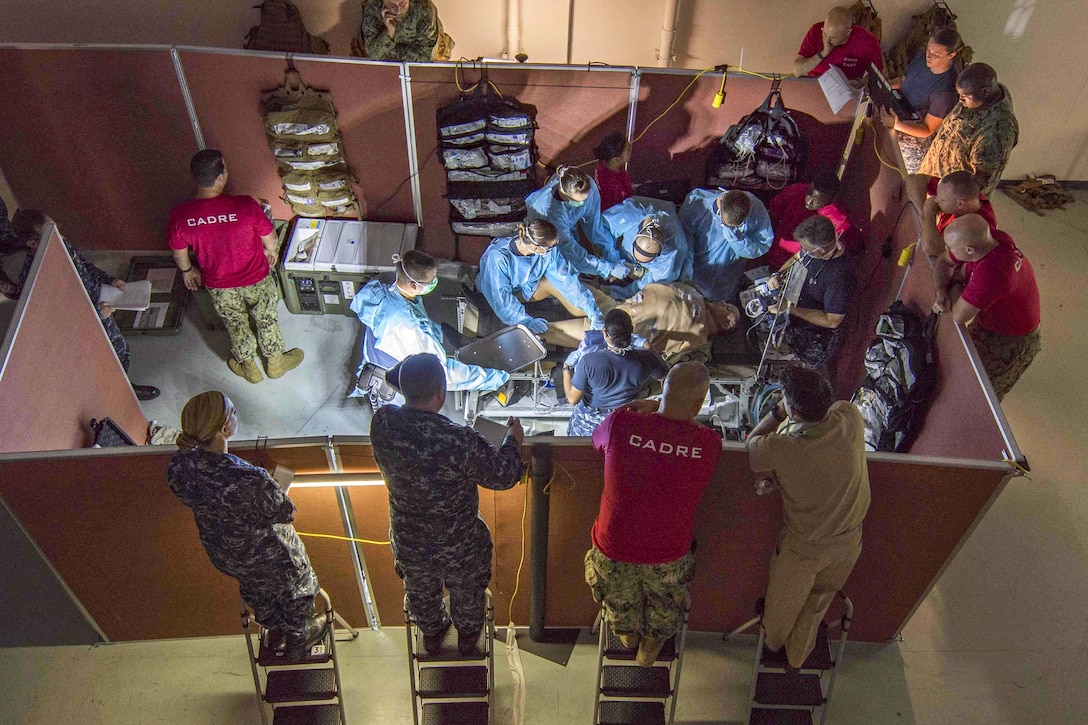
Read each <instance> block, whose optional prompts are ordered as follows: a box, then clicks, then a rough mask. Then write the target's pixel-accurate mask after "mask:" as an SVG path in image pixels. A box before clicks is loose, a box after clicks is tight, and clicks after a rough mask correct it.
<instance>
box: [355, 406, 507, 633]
mask: <svg viewBox="0 0 1088 725" xmlns="http://www.w3.org/2000/svg"><path fill="white" fill-rule="evenodd" d="M370 440H371V444H372V445H373V447H374V458H375V459H376V460H377V462H378V467H379V468H381V471H382V475H383V476H384V477H385V485H386V487H387V488H388V489H389V540H390V546H391V548H392V549H393V558H394V560H395V563H396V569H397V574H398V575H400V576H401V577H402V578H403V579H404V589H405V591H406V592H407V594H408V610H409V612H411V615H412V618H413V619H414V620H415V621H416V623H417V624H418V625H419V628H420V629H421V630H422V631H423V633H424V634H427V635H430V634H437V633H438V632H440V631H442V629H443V628H444V627H445V626H446V624H447V622H448V621H449V620H448V619H447V618H446V613H445V611H444V609H443V607H442V587H443V584H444V585H445V587H446V589H448V590H449V593H450V618H452V619H453V624H454V626H455V627H456V628H457V631H458V632H463V633H465V634H471V633H473V632H478V631H480V629H481V627H483V622H484V590H485V589H486V588H487V584H488V582H489V581H490V579H491V532H490V531H489V530H488V528H487V524H485V523H484V521H483V519H482V518H481V517H480V511H479V509H480V493H479V491H478V490H477V488H476V487H477V486H483V487H484V488H490V489H493V490H496V491H503V490H506V489H508V488H512V487H513V486H514V484H516V483H517V482H518V479H520V478H521V471H522V464H521V449H520V447H519V446H518V445H517V442H516V441H514V440H513V439H512V438H507V439H506V440H504V441H503V443H502V446H501V447H500V448H498V449H497V450H496V449H495V448H494V447H493V446H492V445H491V444H490V443H488V442H487V440H485V439H484V437H483V436H481V435H480V434H479V433H477V432H476V431H474V430H473V429H471V428H468V427H465V426H461V425H456V424H454V423H451V422H450V421H449V420H448V419H447V418H445V417H444V416H442V415H440V414H438V413H430V412H427V411H421V410H415V409H412V408H408V407H399V406H396V405H387V406H384V407H382V408H381V409H379V410H378V412H377V413H375V414H374V418H373V421H372V422H371V426H370Z"/></svg>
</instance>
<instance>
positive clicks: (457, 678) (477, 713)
mask: <svg viewBox="0 0 1088 725" xmlns="http://www.w3.org/2000/svg"><path fill="white" fill-rule="evenodd" d="M485 599H486V610H485V615H484V626H483V628H482V629H481V630H480V639H479V641H477V643H476V651H475V652H474V653H472V654H471V655H468V656H467V657H466V656H462V655H461V653H460V652H458V651H457V629H456V628H455V627H453V626H452V625H451V626H450V628H449V629H448V630H447V631H446V638H445V639H444V640H443V641H442V648H441V650H440V651H439V653H438V654H435V655H432V654H430V653H428V652H427V650H426V649H425V648H424V646H423V632H422V630H420V629H419V627H417V626H416V623H415V620H414V619H412V615H411V614H410V613H409V612H408V597H407V596H405V597H404V630H405V633H406V636H407V637H408V672H409V675H410V677H411V680H412V722H414V723H415V725H420V722H421V721H422V723H423V725H446V724H447V723H448V724H449V725H490V723H491V719H492V714H491V713H492V696H493V693H494V692H495V607H494V605H493V603H492V601H491V591H490V590H488V591H486V592H485ZM447 600H448V597H447ZM446 608H447V610H448V609H449V607H448V604H447V607H446Z"/></svg>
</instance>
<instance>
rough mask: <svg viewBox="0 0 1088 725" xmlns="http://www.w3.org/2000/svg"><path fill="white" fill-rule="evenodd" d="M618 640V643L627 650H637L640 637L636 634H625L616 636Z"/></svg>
mask: <svg viewBox="0 0 1088 725" xmlns="http://www.w3.org/2000/svg"><path fill="white" fill-rule="evenodd" d="M616 636H617V637H619V639H620V643H621V644H622V645H623V646H624V647H626V648H627V649H638V642H639V639H640V638H641V635H640V634H639V633H638V632H629V633H627V634H617V635H616Z"/></svg>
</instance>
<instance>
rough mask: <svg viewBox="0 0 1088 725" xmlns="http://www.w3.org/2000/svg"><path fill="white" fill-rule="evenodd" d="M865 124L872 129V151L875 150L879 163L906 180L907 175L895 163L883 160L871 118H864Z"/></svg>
mask: <svg viewBox="0 0 1088 725" xmlns="http://www.w3.org/2000/svg"><path fill="white" fill-rule="evenodd" d="M865 124H866V125H867V126H868V127H869V128H871V129H872V130H873V151H875V152H876V158H877V160H878V161H879V162H880V163H882V164H884V165H885V166H887V167H888V168H889V169H891V170H892V171H894V172H895V173H897V174H899V176H901V177H902V178H903V181H906V180H907V175H906V174H904V173H903V170H902V169H901V168H899V167H898V166H896V165H895V164H889V163H888V162H887V161H885V160H884V157H883V156H881V155H880V147H879V146H878V145H877V143H876V135H877V130H876V126H874V125H873V122H872V120H871V119H868V118H867V119H865Z"/></svg>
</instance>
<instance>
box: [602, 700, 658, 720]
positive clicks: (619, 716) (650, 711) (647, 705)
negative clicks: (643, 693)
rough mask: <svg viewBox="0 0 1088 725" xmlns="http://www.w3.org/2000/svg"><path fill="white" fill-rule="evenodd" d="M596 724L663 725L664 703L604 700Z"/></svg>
mask: <svg viewBox="0 0 1088 725" xmlns="http://www.w3.org/2000/svg"><path fill="white" fill-rule="evenodd" d="M597 724H598V725H665V703H663V702H622V701H616V700H606V701H605V702H602V703H601V710H600V716H599V717H598V718H597Z"/></svg>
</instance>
